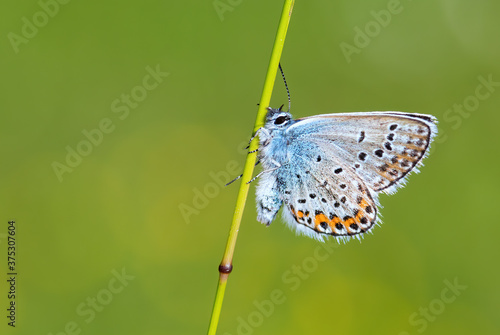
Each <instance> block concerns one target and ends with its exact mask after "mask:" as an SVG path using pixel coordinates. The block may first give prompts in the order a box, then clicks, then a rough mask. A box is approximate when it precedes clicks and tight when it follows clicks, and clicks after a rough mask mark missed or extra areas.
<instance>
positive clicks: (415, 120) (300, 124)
mask: <svg viewBox="0 0 500 335" xmlns="http://www.w3.org/2000/svg"><path fill="white" fill-rule="evenodd" d="M288 132H289V134H288V136H290V137H294V138H295V137H296V138H298V139H300V138H304V139H307V140H308V141H312V142H314V143H316V144H317V145H318V146H319V148H321V149H322V150H323V151H325V152H327V153H328V154H329V155H332V156H337V157H338V158H339V160H340V161H341V162H344V164H345V165H347V166H349V167H350V168H352V169H354V171H356V175H357V176H359V177H360V178H361V179H362V180H363V182H364V183H365V184H366V186H368V187H369V188H370V189H371V190H373V191H375V192H384V193H393V192H395V191H396V190H397V187H398V186H401V185H403V184H404V181H405V177H406V176H407V175H408V174H409V173H410V172H411V171H416V172H418V166H419V165H421V162H422V159H423V158H424V157H425V156H426V155H427V153H428V149H429V146H430V143H431V141H432V139H433V137H434V136H435V135H436V133H437V127H436V119H435V118H434V117H433V116H430V115H423V114H410V113H401V112H369V113H345V114H328V115H317V116H312V117H306V118H302V119H298V120H297V122H296V123H295V124H293V125H291V126H290V128H289V129H288Z"/></svg>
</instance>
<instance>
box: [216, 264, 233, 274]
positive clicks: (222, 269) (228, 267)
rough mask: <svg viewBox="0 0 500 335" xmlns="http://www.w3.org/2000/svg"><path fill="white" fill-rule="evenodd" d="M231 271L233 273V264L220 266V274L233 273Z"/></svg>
mask: <svg viewBox="0 0 500 335" xmlns="http://www.w3.org/2000/svg"><path fill="white" fill-rule="evenodd" d="M231 271H233V265H232V264H229V265H222V264H221V265H219V272H220V273H231Z"/></svg>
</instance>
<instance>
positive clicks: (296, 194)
mask: <svg viewBox="0 0 500 335" xmlns="http://www.w3.org/2000/svg"><path fill="white" fill-rule="evenodd" d="M285 85H286V83H285ZM436 123H437V121H436V118H435V117H433V116H431V115H424V114H410V113H402V112H367V113H345V114H326V115H317V116H311V117H305V118H300V119H293V118H292V115H291V114H290V113H289V112H285V111H282V110H281V108H279V109H273V108H268V112H267V116H266V122H265V125H264V127H262V128H260V129H259V130H258V132H257V133H256V135H257V134H258V136H259V144H260V145H259V149H258V151H259V153H258V155H259V161H260V163H261V164H262V168H263V171H262V172H261V173H260V174H259V175H258V177H260V179H259V184H258V186H257V190H256V194H257V197H256V200H257V219H258V220H259V221H260V222H262V223H265V224H266V225H270V224H271V222H272V221H273V220H274V218H275V217H276V214H277V213H278V211H279V210H280V208H281V207H284V208H283V218H284V220H285V222H286V223H287V224H288V225H289V226H290V227H291V228H292V229H294V230H296V231H297V233H299V234H303V235H307V236H309V237H313V238H316V239H318V240H324V237H326V236H329V235H330V236H335V237H337V239H339V240H344V241H345V240H348V239H349V238H351V237H357V238H358V239H359V236H360V235H361V234H362V233H366V232H368V231H370V229H372V228H373V227H374V225H375V224H377V223H378V222H379V219H378V217H379V215H378V212H379V210H378V207H379V202H378V194H379V193H381V192H383V193H388V194H391V193H394V192H395V191H396V190H397V188H398V187H400V186H402V185H404V183H405V179H406V177H407V176H408V174H409V173H410V172H412V171H415V172H418V167H419V166H420V165H421V164H422V159H423V158H424V157H426V155H427V154H428V151H429V146H430V144H431V141H432V139H433V137H434V136H436V133H437V127H436Z"/></svg>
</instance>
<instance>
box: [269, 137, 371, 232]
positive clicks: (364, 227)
mask: <svg viewBox="0 0 500 335" xmlns="http://www.w3.org/2000/svg"><path fill="white" fill-rule="evenodd" d="M288 152H289V157H290V163H289V164H286V165H283V166H282V168H280V169H278V170H276V171H275V172H273V173H275V177H276V180H278V185H279V187H280V189H279V194H282V195H283V199H282V200H283V203H284V206H285V209H284V210H283V216H284V219H285V222H287V224H288V225H289V226H290V227H291V228H292V229H295V230H296V231H297V232H298V233H301V234H304V235H307V236H310V237H313V238H317V239H319V240H322V239H323V237H324V236H326V235H333V236H335V237H337V238H338V239H340V240H344V239H347V238H348V237H350V236H359V235H358V234H361V233H364V232H367V231H368V230H370V229H371V228H372V227H373V226H374V224H375V223H376V220H377V204H378V203H377V198H376V194H374V193H373V192H372V191H370V190H369V189H368V187H366V185H365V184H364V182H363V180H362V179H361V178H360V177H359V176H357V175H356V173H355V172H354V170H353V169H351V168H350V167H349V166H346V165H345V164H343V163H342V162H341V160H340V159H339V158H338V157H336V156H335V155H331V154H330V153H329V152H327V151H323V150H322V149H321V148H319V147H318V146H317V145H316V144H314V143H312V142H309V141H298V142H297V141H291V143H290V146H289V148H288Z"/></svg>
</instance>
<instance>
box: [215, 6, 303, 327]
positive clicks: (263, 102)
mask: <svg viewBox="0 0 500 335" xmlns="http://www.w3.org/2000/svg"><path fill="white" fill-rule="evenodd" d="M294 3H295V0H285V4H284V5H283V11H282V13H281V18H280V22H279V25H278V31H277V32H276V38H275V40H274V45H273V50H272V52H271V59H270V60H269V66H268V68H267V74H266V79H265V81H264V88H263V90H262V96H261V98H260V103H259V109H258V111H257V118H256V120H255V126H254V128H253V134H255V132H256V131H257V130H258V129H259V128H260V127H262V126H263V125H264V121H265V117H266V113H267V110H266V108H267V107H268V106H269V103H270V102H271V95H272V92H273V87H274V81H275V79H276V73H277V72H278V66H279V62H280V59H281V53H282V51H283V45H284V43H285V37H286V33H287V30H288V24H289V23H290V17H291V15H292V9H293V5H294ZM257 147H258V142H257V141H256V140H254V141H252V143H250V148H249V151H253V150H255V149H257ZM256 159H257V154H256V153H255V152H254V153H251V154H248V155H247V160H246V162H245V168H244V170H243V177H242V178H241V184H240V189H239V192H238V198H237V200H236V208H235V210H234V215H233V220H232V223H231V228H230V230H229V237H228V240H227V244H226V250H225V251H224V255H223V257H222V262H221V264H220V266H219V284H218V286H217V293H216V294H215V301H214V307H213V310H212V317H211V319H210V325H209V328H208V335H215V334H216V332H217V325H218V323H219V318H220V313H221V309H222V301H223V300H224V293H225V291H226V285H227V279H228V277H229V273H230V272H231V270H232V268H233V265H232V262H233V255H234V248H235V246H236V239H237V237H238V231H239V228H240V223H241V218H242V216H243V210H244V208H245V203H246V200H247V196H248V190H249V188H250V185H249V184H247V182H248V181H249V180H250V179H251V178H252V175H253V170H254V166H255V162H256Z"/></svg>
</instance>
